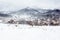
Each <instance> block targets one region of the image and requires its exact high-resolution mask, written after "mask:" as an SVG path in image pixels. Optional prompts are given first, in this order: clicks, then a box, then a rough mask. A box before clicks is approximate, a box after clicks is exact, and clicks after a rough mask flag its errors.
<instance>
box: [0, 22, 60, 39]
mask: <svg viewBox="0 0 60 40" xmlns="http://www.w3.org/2000/svg"><path fill="white" fill-rule="evenodd" d="M0 40H60V27H59V26H34V27H31V26H29V25H19V26H18V27H15V26H14V24H2V23H0Z"/></svg>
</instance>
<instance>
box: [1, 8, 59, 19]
mask: <svg viewBox="0 0 60 40" xmlns="http://www.w3.org/2000/svg"><path fill="white" fill-rule="evenodd" d="M14 15H16V16H18V15H19V16H21V15H26V16H27V17H28V16H29V15H30V16H31V17H36V18H41V17H52V16H55V17H57V16H58V17H60V9H54V10H51V9H50V10H49V9H46V10H45V9H34V8H29V7H27V8H23V9H20V10H18V11H13V12H2V13H1V12H0V16H2V17H5V16H6V17H8V16H14ZM19 16H18V17H19Z"/></svg>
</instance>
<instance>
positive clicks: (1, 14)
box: [0, 12, 11, 17]
mask: <svg viewBox="0 0 60 40" xmlns="http://www.w3.org/2000/svg"><path fill="white" fill-rule="evenodd" d="M10 16H11V15H9V14H4V13H3V12H0V17H10Z"/></svg>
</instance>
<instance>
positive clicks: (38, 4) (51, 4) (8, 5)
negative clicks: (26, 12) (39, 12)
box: [0, 0, 60, 10]
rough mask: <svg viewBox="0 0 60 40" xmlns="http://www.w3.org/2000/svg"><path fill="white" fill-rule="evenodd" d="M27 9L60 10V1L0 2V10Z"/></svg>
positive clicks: (14, 0) (6, 0)
mask: <svg viewBox="0 0 60 40" xmlns="http://www.w3.org/2000/svg"><path fill="white" fill-rule="evenodd" d="M25 7H33V8H46V9H54V8H60V0H0V10H17V9H21V8H25Z"/></svg>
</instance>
